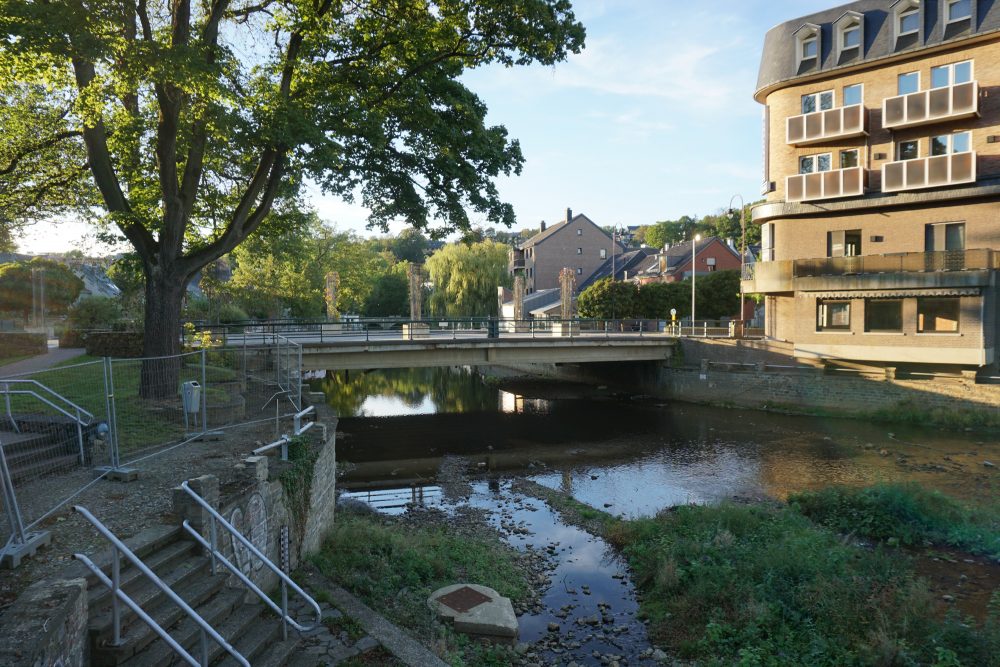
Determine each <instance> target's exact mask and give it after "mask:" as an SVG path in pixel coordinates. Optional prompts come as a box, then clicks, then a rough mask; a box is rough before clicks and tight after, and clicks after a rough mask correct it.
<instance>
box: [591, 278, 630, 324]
mask: <svg viewBox="0 0 1000 667" xmlns="http://www.w3.org/2000/svg"><path fill="white" fill-rule="evenodd" d="M576 308H577V311H579V313H580V316H581V317H593V318H597V319H602V320H603V319H613V318H618V319H622V318H628V317H636V316H637V315H638V313H639V288H638V287H636V286H635V284H633V283H627V282H621V281H615V280H612V279H611V278H610V277H608V278H604V279H602V280H598V281H597V282H596V283H594V284H593V285H591V286H590V287H588V288H587V289H585V290H583V291H582V292H580V295H579V296H578V297H577V300H576Z"/></svg>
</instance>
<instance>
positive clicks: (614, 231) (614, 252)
mask: <svg viewBox="0 0 1000 667" xmlns="http://www.w3.org/2000/svg"><path fill="white" fill-rule="evenodd" d="M624 233H625V225H612V227H611V319H612V320H615V319H616V318H617V316H618V313H617V308H616V306H617V305H618V304H617V301H618V300H617V298H616V297H615V276H616V275H617V273H618V270H617V267H616V260H617V258H618V243H617V242H616V241H615V237H616V236H617V237H619V238H620V237H621V235H622V234H624Z"/></svg>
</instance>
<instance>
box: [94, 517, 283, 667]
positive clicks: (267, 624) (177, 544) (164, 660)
mask: <svg viewBox="0 0 1000 667" xmlns="http://www.w3.org/2000/svg"><path fill="white" fill-rule="evenodd" d="M184 537H185V533H183V532H182V530H181V528H180V527H174V528H163V529H160V530H159V531H158V532H156V533H155V534H151V535H146V536H145V539H144V540H143V542H142V543H139V544H136V543H134V542H132V541H131V540H130V541H129V542H132V543H130V544H129V548H131V549H132V550H133V551H134V552H135V553H136V555H137V556H139V557H140V558H141V559H142V561H143V562H144V563H145V564H146V566H147V567H149V568H150V569H151V570H153V572H155V573H156V574H157V576H159V577H160V579H162V580H163V582H164V583H165V584H167V585H168V586H169V587H170V588H171V589H172V590H173V591H174V593H176V594H177V595H178V596H179V597H180V598H181V599H182V600H184V601H185V602H186V603H187V604H188V605H190V606H191V607H192V608H193V609H194V610H195V611H196V612H198V614H200V615H201V616H202V618H204V619H205V620H206V621H208V623H209V624H211V626H212V627H213V628H215V630H216V632H218V633H219V634H220V635H221V636H222V637H224V638H225V639H226V640H227V641H228V642H229V643H230V644H231V645H232V646H233V647H234V648H235V649H236V650H237V651H239V652H240V653H241V654H242V655H243V656H244V657H245V658H246V659H247V660H248V661H250V663H251V664H252V665H254V667H257V666H258V665H260V666H262V667H272V666H273V667H279V666H281V665H284V664H286V662H287V660H288V657H289V656H290V655H291V654H292V653H293V652H294V651H295V649H296V648H297V646H298V644H299V638H298V637H297V636H296V635H295V634H294V630H292V629H291V628H290V629H289V638H288V640H287V641H282V640H281V623H280V621H279V619H278V617H277V616H276V615H275V614H273V613H272V612H271V611H270V609H268V608H267V607H265V606H264V605H263V604H261V603H260V602H259V601H258V600H256V598H253V600H252V601H248V600H250V599H251V598H248V597H247V591H246V589H245V588H243V587H240V588H231V587H229V586H227V585H226V581H227V579H229V577H228V576H227V574H223V573H222V572H221V571H220V573H219V574H217V575H215V576H212V574H211V569H210V561H209V558H208V557H207V556H206V555H204V554H203V553H201V549H200V547H198V546H197V545H196V544H195V543H194V542H193V541H190V540H187V539H184ZM95 562H96V563H97V564H98V565H99V566H100V567H101V569H102V570H103V571H104V572H105V574H108V576H109V577H110V571H111V568H110V554H108V555H106V556H105V557H104V558H102V559H101V560H100V561H95ZM220 567H221V566H220ZM87 579H88V586H89V588H88V601H89V605H90V622H89V633H90V645H91V660H90V664H92V665H94V666H95V667H107V666H112V665H130V666H137V667H166V666H167V665H180V664H183V662H182V661H181V659H180V658H179V656H178V655H177V654H176V653H174V651H173V649H171V648H170V647H169V646H168V645H167V643H166V642H164V641H162V640H161V639H160V638H159V636H158V635H157V634H156V633H155V632H154V631H153V630H152V629H151V628H150V627H149V626H148V625H147V624H146V623H145V622H143V621H142V620H141V619H139V618H138V617H137V616H136V614H134V613H133V612H132V610H130V609H129V608H128V607H127V606H125V605H124V604H122V605H121V610H122V611H121V618H122V631H121V639H122V643H121V645H119V646H113V645H111V640H112V636H113V629H112V614H111V592H110V590H109V589H108V588H107V587H106V586H104V585H103V584H101V583H99V582H98V581H97V577H96V576H94V575H90V576H89V577H87ZM120 581H121V587H122V589H123V590H124V591H125V592H126V593H128V594H129V596H130V597H132V599H133V600H135V601H136V602H138V603H139V605H140V606H141V607H142V609H143V610H144V611H145V612H146V613H147V614H149V615H150V616H151V617H152V618H153V619H154V620H155V621H156V622H157V623H159V624H160V626H161V627H163V628H164V629H166V630H167V632H168V633H169V634H170V636H171V637H173V638H174V640H175V641H177V642H178V643H179V644H180V645H181V646H183V647H184V648H185V649H186V650H187V651H188V652H189V653H191V654H192V655H193V656H195V657H196V658H198V657H199V656H200V651H201V643H200V640H201V629H200V628H199V627H198V626H197V625H196V624H195V622H194V621H193V620H192V619H191V618H190V617H189V616H188V615H187V614H186V613H184V612H183V611H182V610H181V609H180V608H179V607H178V606H177V605H176V604H174V602H173V601H171V600H170V599H169V598H168V597H167V596H166V595H165V594H164V593H163V592H162V591H160V590H159V589H158V588H157V587H156V586H154V585H153V584H152V583H151V582H150V581H149V579H148V578H147V577H146V576H145V575H143V574H142V573H141V572H139V570H138V569H137V568H135V567H133V566H132V565H131V564H126V562H125V561H124V560H123V561H122V566H121V573H120ZM209 662H210V663H211V664H213V665H227V666H229V665H236V664H237V662H236V661H235V660H234V659H233V658H232V657H231V656H230V655H229V654H228V653H227V652H226V651H225V650H224V649H223V648H222V647H221V646H220V645H219V644H217V643H216V642H215V641H213V640H211V639H209Z"/></svg>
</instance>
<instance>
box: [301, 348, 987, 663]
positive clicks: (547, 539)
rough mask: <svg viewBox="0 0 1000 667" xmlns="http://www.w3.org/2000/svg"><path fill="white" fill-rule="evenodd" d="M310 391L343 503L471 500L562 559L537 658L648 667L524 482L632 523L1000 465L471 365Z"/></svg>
mask: <svg viewBox="0 0 1000 667" xmlns="http://www.w3.org/2000/svg"><path fill="white" fill-rule="evenodd" d="M311 382H312V387H313V389H314V390H317V391H323V392H324V393H325V394H326V396H327V400H328V402H329V404H330V405H331V406H332V407H333V408H334V409H335V410H336V411H337V413H338V414H339V415H340V416H341V419H340V423H339V426H338V442H337V456H338V460H339V461H340V462H341V463H342V464H343V466H344V469H345V471H346V472H345V473H344V475H343V477H341V479H340V481H339V484H340V488H341V489H343V490H345V491H346V492H347V493H348V494H349V495H351V496H353V497H355V498H358V499H360V500H364V501H366V502H368V503H370V504H371V505H373V506H374V507H376V508H377V509H379V510H381V511H384V512H401V511H405V508H406V507H407V504H408V503H419V504H423V505H433V506H437V507H440V508H442V509H444V510H445V511H448V510H449V509H453V508H455V507H457V506H458V505H460V504H463V503H465V504H470V505H473V506H476V507H480V508H483V509H485V510H487V512H489V513H490V516H491V517H493V520H494V521H495V523H496V525H497V526H498V528H501V529H504V528H507V529H508V530H506V532H505V534H506V535H507V538H508V540H509V541H510V542H511V544H513V545H514V546H516V547H518V548H525V546H527V545H530V546H531V547H534V548H539V549H548V550H549V552H550V553H552V554H554V556H555V561H556V569H555V571H554V572H553V574H552V576H551V581H552V582H553V583H552V585H551V586H549V588H548V589H547V591H546V592H545V595H544V598H543V605H544V607H543V608H541V609H536V610H535V612H534V613H531V614H525V615H523V616H522V617H521V618H520V619H519V620H520V637H521V640H522V641H524V642H533V643H535V645H534V650H536V651H537V657H538V659H540V660H544V661H555V660H562V659H566V658H568V657H570V656H572V657H573V658H574V659H575V660H577V661H578V662H580V663H583V664H600V663H601V662H602V658H607V657H609V656H610V657H612V658H613V657H614V656H624V657H625V658H626V659H628V660H630V662H629V664H635V663H636V662H638V663H640V664H644V662H643V661H644V660H645V659H646V658H644V656H645V655H648V651H649V650H651V649H650V647H649V644H648V642H647V640H646V637H645V629H644V626H643V625H642V623H641V622H639V621H638V620H637V619H636V617H635V614H636V611H637V606H638V605H637V602H636V599H635V594H634V590H633V588H632V585H631V582H630V580H629V578H628V573H627V570H626V569H625V568H624V567H623V566H622V565H621V564H620V562H619V560H618V558H617V556H616V555H615V554H614V552H613V550H612V549H610V548H609V547H608V545H606V544H605V543H604V542H603V541H602V540H600V539H598V538H595V537H593V536H591V535H589V534H587V533H585V532H583V531H581V530H579V529H577V528H574V527H572V526H567V525H565V524H564V523H562V522H561V521H560V520H559V517H558V516H557V515H556V514H555V513H553V512H550V511H549V510H548V508H547V507H546V506H545V504H544V503H542V502H539V501H533V500H532V499H528V498H525V497H524V496H520V495H518V494H516V493H514V492H512V491H511V489H510V480H511V479H513V478H515V477H523V478H527V479H530V480H532V481H534V482H537V483H539V484H542V485H544V486H547V487H550V488H553V489H557V490H561V491H564V492H566V493H569V494H571V495H572V496H573V497H575V498H576V499H577V500H580V501H582V502H584V503H587V504H589V505H591V506H593V507H596V508H598V509H602V510H604V511H607V512H610V513H613V514H616V515H619V516H623V517H629V518H632V517H638V516H644V515H652V514H655V513H656V512H658V511H660V510H662V509H664V508H666V507H670V506H673V505H678V504H684V503H711V502H717V501H720V500H724V499H729V498H749V499H756V498H761V497H765V496H767V497H774V498H779V499H784V498H786V497H787V496H788V494H789V493H794V492H796V491H800V490H806V489H815V488H822V487H826V486H830V485H834V484H849V485H867V484H872V483H875V482H879V481H902V480H914V481H919V482H920V483H922V484H925V485H927V486H929V487H931V488H936V489H939V490H942V491H945V492H947V493H951V494H954V495H958V496H960V497H964V498H973V497H975V496H977V495H981V494H985V493H989V492H990V491H989V489H990V488H991V487H990V481H991V480H990V478H991V476H992V469H991V468H990V467H989V464H991V463H996V464H1000V445H998V444H997V442H996V440H995V437H992V436H985V435H983V434H980V433H972V432H968V433H965V432H958V433H956V432H949V431H943V430H936V429H929V428H925V427H911V426H901V425H895V424H883V423H872V422H864V421H854V420H847V419H834V418H829V419H827V418H818V417H803V416H791V415H780V414H771V413H765V412H756V411H744V410H735V409H723V408H714V407H705V406H698V405H693V404H685V403H668V402H665V401H659V400H654V399H650V398H648V397H633V396H629V395H627V394H623V393H620V392H614V391H612V390H611V389H609V388H608V387H601V386H597V387H595V386H584V385H574V384H562V383H553V382H538V381H504V382H502V383H500V384H497V383H494V382H488V381H485V380H484V379H483V378H481V377H480V376H479V375H478V374H476V373H475V372H473V371H471V370H469V369H459V368H446V369H441V368H434V369H412V370H397V371H380V372H371V373H366V374H362V373H354V372H352V373H344V372H339V373H325V374H324V373H319V374H315V375H314V377H313V379H312V380H311ZM456 458H457V459H459V460H461V461H463V462H464V464H465V467H466V468H467V469H468V470H470V471H471V472H472V475H473V478H474V481H473V483H472V484H471V485H470V492H469V493H467V494H465V495H464V496H462V497H453V496H451V495H450V494H449V493H448V489H447V485H442V484H441V480H440V479H439V473H438V471H439V470H441V469H442V464H443V463H444V462H446V461H453V460H455V459H456ZM476 477H478V478H479V481H476V480H475V478H476ZM512 526H520V527H522V528H527V529H528V530H526V531H525V530H510V528H511V527H512ZM596 617H600V619H601V623H600V624H596V623H593V621H594V620H596ZM553 622H554V623H557V624H558V625H559V626H560V627H559V631H558V633H557V635H556V636H554V637H553V636H551V631H550V630H549V624H550V623H553ZM608 662H611V660H605V661H604V663H605V664H607V663H608ZM649 664H652V661H651V660H650V661H649Z"/></svg>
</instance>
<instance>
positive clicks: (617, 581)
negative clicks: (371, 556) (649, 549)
mask: <svg viewBox="0 0 1000 667" xmlns="http://www.w3.org/2000/svg"><path fill="white" fill-rule="evenodd" d="M470 487H471V492H469V493H468V495H467V496H466V497H464V498H461V499H458V498H452V497H450V495H449V494H448V493H447V491H446V489H444V488H442V487H441V486H436V485H428V486H424V487H419V488H414V487H406V488H398V489H386V490H380V491H348V492H345V493H344V494H343V495H344V497H347V498H352V499H355V500H360V501H364V502H366V503H368V504H369V505H371V506H372V507H374V508H375V509H376V510H378V511H381V512H386V513H389V514H400V513H403V512H405V511H406V509H407V507H408V506H409V504H411V503H412V504H416V505H421V506H426V507H436V508H438V509H440V510H442V511H444V512H447V513H452V512H454V510H456V509H457V508H458V507H460V506H462V505H466V506H469V507H473V508H477V509H481V510H484V511H485V512H486V513H487V515H488V516H489V521H490V522H491V523H492V525H493V526H495V527H496V528H498V529H499V530H500V532H501V533H502V534H503V535H504V536H505V537H506V539H507V541H508V543H510V544H511V545H512V546H514V547H515V548H517V549H520V550H526V549H535V550H537V551H541V552H545V553H547V554H548V555H549V556H550V559H551V561H552V563H553V565H554V569H553V570H552V571H551V572H549V573H548V574H547V575H546V576H545V577H544V579H542V580H539V581H537V582H536V584H535V585H536V586H538V587H541V588H542V589H543V590H542V591H541V593H542V595H541V599H540V601H539V603H538V605H537V606H535V607H534V608H533V609H531V610H529V611H528V612H527V613H523V614H521V615H519V617H518V625H519V635H520V636H519V639H518V641H520V642H525V643H527V644H529V645H530V647H529V648H528V652H527V653H526V655H525V657H526V658H527V659H529V660H535V661H539V660H540V661H543V662H545V663H546V664H548V663H552V662H559V663H568V662H570V661H574V662H576V663H578V664H581V665H602V664H610V663H611V662H613V661H615V660H625V661H628V664H630V665H644V664H648V665H653V664H657V663H656V661H655V660H653V659H652V658H650V657H648V653H649V652H650V651H651V648H652V647H651V646H650V643H649V640H648V638H647V636H646V627H645V625H644V624H643V623H642V621H640V620H639V619H638V618H637V617H636V614H637V612H638V610H639V603H638V600H637V599H636V596H635V589H634V587H633V585H632V581H631V578H630V576H629V572H628V569H627V568H626V567H625V565H624V563H623V562H622V560H621V558H620V557H619V556H618V554H617V553H616V552H615V551H614V549H613V548H612V547H611V546H610V545H608V544H607V543H606V542H605V541H604V540H602V539H601V538H599V537H595V536H594V535H591V534H590V533H587V532H586V531H584V530H581V529H579V528H577V527H575V526H570V525H567V524H566V523H564V522H563V521H562V520H561V519H560V518H559V515H558V514H556V513H555V512H554V511H552V510H551V509H550V508H549V507H548V506H547V505H546V504H545V503H544V502H543V501H541V500H537V499H535V498H529V497H526V496H524V495H521V494H519V493H515V492H514V491H512V490H511V488H510V482H509V481H502V482H497V481H491V482H473V483H471V485H470ZM553 624H554V625H553ZM556 626H558V627H557V629H556Z"/></svg>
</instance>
